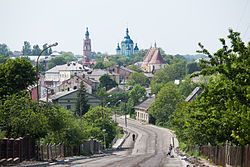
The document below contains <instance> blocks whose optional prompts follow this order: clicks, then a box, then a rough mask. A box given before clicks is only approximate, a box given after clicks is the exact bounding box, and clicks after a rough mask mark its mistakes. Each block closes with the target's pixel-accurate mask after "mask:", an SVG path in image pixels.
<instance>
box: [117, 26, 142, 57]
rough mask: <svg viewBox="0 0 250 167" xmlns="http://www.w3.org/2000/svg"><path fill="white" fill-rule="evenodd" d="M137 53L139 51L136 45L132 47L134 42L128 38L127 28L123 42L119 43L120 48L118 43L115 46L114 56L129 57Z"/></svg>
mask: <svg viewBox="0 0 250 167" xmlns="http://www.w3.org/2000/svg"><path fill="white" fill-rule="evenodd" d="M138 51H139V48H138V46H137V43H136V44H135V46H134V42H133V40H132V39H131V38H130V36H129V31H128V28H127V29H126V36H125V37H124V39H123V41H122V42H121V46H120V45H119V43H118V44H117V48H116V54H118V55H124V56H127V57H130V56H132V55H133V54H135V53H137V52H138Z"/></svg>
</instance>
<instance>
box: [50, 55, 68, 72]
mask: <svg viewBox="0 0 250 167" xmlns="http://www.w3.org/2000/svg"><path fill="white" fill-rule="evenodd" d="M66 63H67V61H66V60H65V59H64V58H63V57H61V56H58V57H55V58H52V59H51V60H50V61H49V62H48V68H49V69H51V68H53V67H55V66H57V65H63V64H66Z"/></svg>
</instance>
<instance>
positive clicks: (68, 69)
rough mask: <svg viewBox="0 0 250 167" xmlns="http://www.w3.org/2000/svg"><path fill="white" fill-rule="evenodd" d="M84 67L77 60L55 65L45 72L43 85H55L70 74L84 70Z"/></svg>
mask: <svg viewBox="0 0 250 167" xmlns="http://www.w3.org/2000/svg"><path fill="white" fill-rule="evenodd" d="M85 70H86V69H85V67H84V66H83V65H81V64H79V63H77V62H70V63H67V64H64V65H57V66H55V67H53V68H51V69H50V70H48V71H46V72H45V79H44V82H45V85H46V86H49V87H56V86H58V85H59V84H60V83H61V82H62V81H65V80H67V79H70V78H71V76H73V75H76V74H78V73H82V72H84V71H85Z"/></svg>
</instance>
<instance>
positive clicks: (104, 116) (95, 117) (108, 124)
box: [83, 106, 116, 147]
mask: <svg viewBox="0 0 250 167" xmlns="http://www.w3.org/2000/svg"><path fill="white" fill-rule="evenodd" d="M111 116H112V112H111V110H110V109H108V108H105V107H100V106H97V107H93V108H91V109H90V110H89V111H88V112H87V113H86V114H85V115H84V116H83V120H84V127H85V132H86V134H87V136H88V138H95V139H98V140H99V141H103V142H104V136H105V140H106V147H109V146H110V145H111V142H112V141H113V139H114V138H115V136H116V124H115V122H114V121H113V120H112V117H111ZM103 129H105V131H104V130H103Z"/></svg>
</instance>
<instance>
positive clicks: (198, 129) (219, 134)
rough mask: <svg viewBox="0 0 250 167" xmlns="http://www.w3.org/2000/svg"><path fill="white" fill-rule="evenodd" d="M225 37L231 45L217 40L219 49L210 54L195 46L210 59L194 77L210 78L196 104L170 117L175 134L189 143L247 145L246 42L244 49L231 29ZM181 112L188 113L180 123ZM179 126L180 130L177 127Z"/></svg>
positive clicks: (249, 140) (248, 52)
mask: <svg viewBox="0 0 250 167" xmlns="http://www.w3.org/2000/svg"><path fill="white" fill-rule="evenodd" d="M228 38H229V41H230V42H231V46H227V45H226V43H225V39H220V41H221V43H222V48H221V49H219V50H218V51H217V52H216V53H214V54H211V53H209V52H208V50H206V49H205V48H204V46H202V45H201V44H199V45H200V47H201V51H200V52H202V53H204V54H206V55H208V57H209V58H210V60H202V61H201V67H202V70H201V72H200V73H199V74H197V75H204V76H211V75H212V77H210V80H209V83H208V84H204V85H203V88H204V92H203V93H202V94H201V95H200V97H198V99H197V100H196V101H194V102H192V103H191V104H190V105H188V106H185V107H183V108H181V109H179V110H177V111H176V113H175V114H174V115H173V120H175V123H174V124H175V129H176V130H177V133H178V134H185V136H184V137H185V138H186V139H189V140H188V141H189V143H190V144H193V145H194V144H198V145H203V144H208V143H210V144H211V145H218V144H222V143H225V142H226V141H231V142H232V143H235V144H241V145H245V144H249V143H250V128H249V127H250V124H249V122H250V117H249V115H250V109H249V97H250V96H249V94H250V91H249V90H250V89H249V83H250V81H249V79H250V75H249V74H250V73H249V70H248V69H249V64H250V63H249V62H250V43H248V45H247V46H245V43H244V42H243V41H242V40H241V38H240V34H239V33H237V32H233V31H232V30H229V35H228ZM183 110H185V111H183ZM182 111H183V112H185V113H188V114H187V115H185V118H184V121H181V120H178V118H177V117H178V116H179V115H180V114H181V113H182ZM179 123H181V124H182V125H183V128H179V127H178V124H179ZM180 136H181V135H180Z"/></svg>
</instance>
